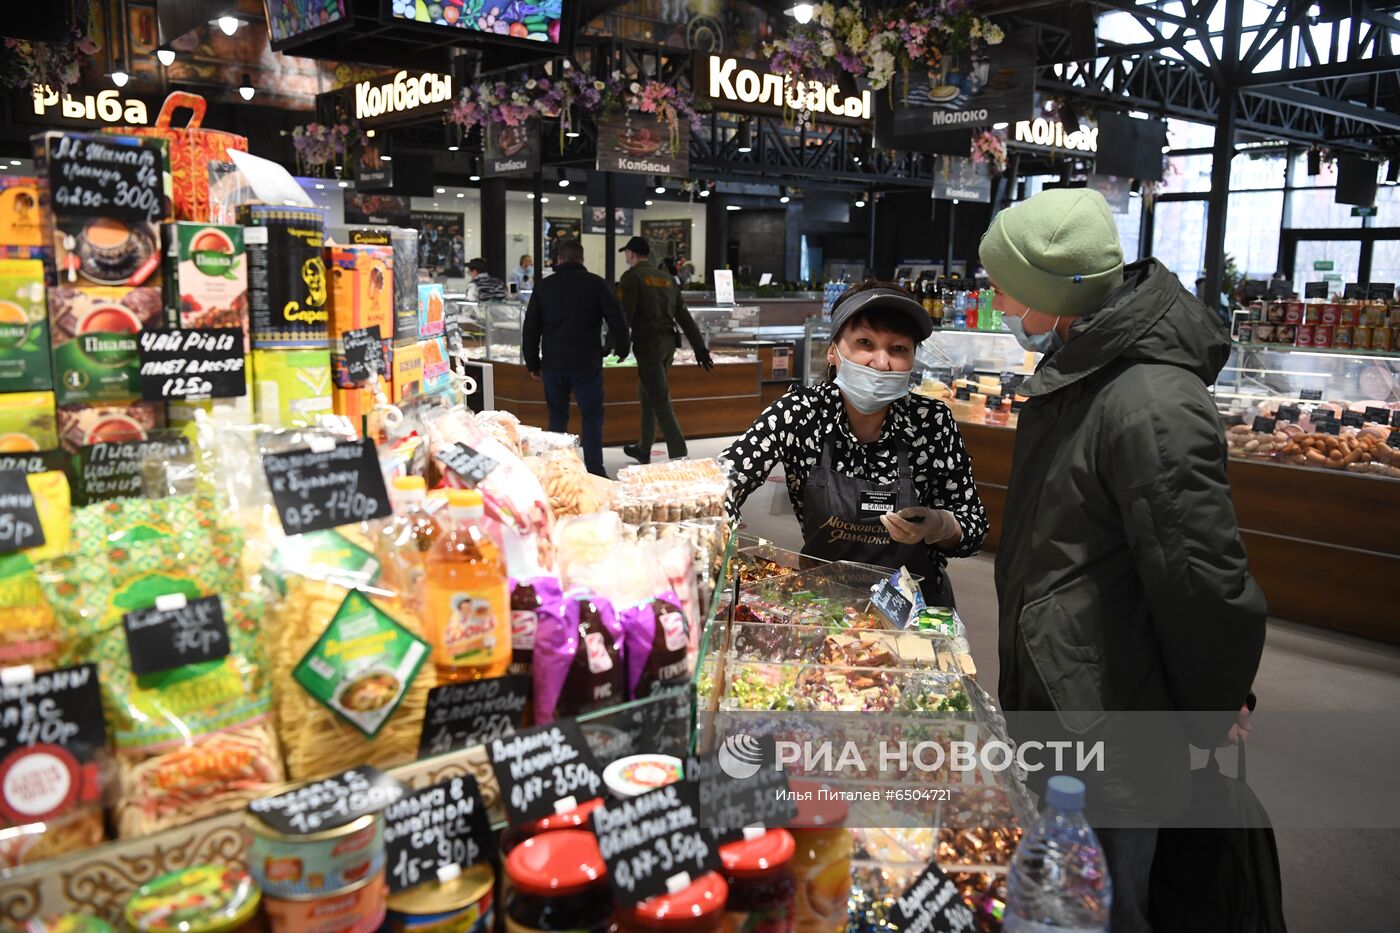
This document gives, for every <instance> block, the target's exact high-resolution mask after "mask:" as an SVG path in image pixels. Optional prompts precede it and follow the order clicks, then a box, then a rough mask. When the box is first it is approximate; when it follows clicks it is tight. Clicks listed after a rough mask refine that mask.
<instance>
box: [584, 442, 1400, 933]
mask: <svg viewBox="0 0 1400 933" xmlns="http://www.w3.org/2000/svg"><path fill="white" fill-rule="evenodd" d="M727 440H728V439H708V440H698V441H692V442H691V443H690V455H691V456H692V457H708V456H714V455H715V454H717V453H718V452H719V451H721V450H723V448H724V446H725V444H726V443H727ZM605 454H606V456H605V460H606V463H607V467H608V470H609V472H610V473H616V471H617V469H618V467H620V466H624V465H626V464H627V463H630V462H631V461H630V460H628V459H627V458H626V457H625V456H623V454H622V451H621V449H619V448H609V449H608V450H607V451H606V452H605ZM655 456H656V457H657V458H663V457H665V449H664V446H661V447H658V448H656V450H655ZM743 519H744V523H745V525H746V526H747V530H749V531H751V532H753V533H755V534H759V535H762V536H763V537H766V538H769V539H772V540H773V541H775V542H777V543H778V544H780V545H783V546H787V547H794V548H796V547H799V546H800V545H801V534H800V531H799V529H798V527H797V522H796V520H795V519H794V518H793V516H792V510H791V507H790V505H789V503H788V499H787V490H786V488H785V487H784V486H783V484H782V483H781V482H780V481H773V480H770V481H769V483H768V484H767V486H766V487H765V488H763V489H761V490H759V491H758V492H757V493H755V494H754V495H753V496H752V497H751V498H750V499H749V501H748V503H746V505H745V507H744V513H743ZM950 575H951V576H952V578H953V586H954V590H955V591H956V593H957V595H958V611H959V613H960V614H961V615H962V617H963V619H964V621H965V622H966V624H967V629H968V641H969V642H970V643H971V646H972V654H973V657H974V659H975V660H976V661H977V667H978V672H979V676H978V679H979V681H980V682H981V683H982V684H983V685H984V686H985V687H987V689H988V690H990V691H991V692H992V693H993V695H995V693H996V677H997V663H996V658H997V599H996V589H995V586H994V584H993V582H992V559H991V557H990V556H981V557H975V558H971V559H968V560H962V561H955V562H954V566H953V567H952V568H951V569H950ZM1255 693H1256V694H1257V695H1258V696H1259V698H1260V702H1261V703H1269V702H1271V701H1272V702H1274V703H1275V704H1276V705H1277V707H1278V708H1287V709H1295V710H1339V711H1346V710H1395V709H1400V649H1396V648H1394V647H1391V646H1389V645H1383V644H1380V643H1378V642H1372V641H1367V640H1365V639H1359V638H1352V637H1350V636H1346V635H1339V634H1335V633H1332V632H1327V631H1322V630H1319V629H1316V628H1312V627H1310V626H1304V625H1298V624H1294V623H1291V622H1285V621H1282V620H1277V619H1271V620H1270V622H1269V634H1268V640H1267V642H1266V644H1265V647H1264V657H1263V660H1262V662H1261V663H1260V668H1259V674H1258V677H1257V678H1256V680H1255ZM1328 792H1329V789H1328V787H1327V784H1326V776H1325V775H1318V793H1328ZM1278 844H1279V857H1280V862H1281V864H1282V871H1283V888H1284V908H1285V915H1286V918H1287V920H1288V926H1289V929H1290V931H1292V933H1314V931H1316V933H1324V931H1327V933H1330V931H1343V930H1345V931H1350V933H1371V931H1377V933H1380V931H1391V930H1396V929H1400V921H1397V919H1396V917H1397V916H1400V892H1397V889H1396V885H1395V879H1396V878H1397V877H1400V830H1362V831H1356V830H1280V831H1279V832H1278ZM1202 883H1203V884H1209V883H1210V879H1207V878H1202Z"/></svg>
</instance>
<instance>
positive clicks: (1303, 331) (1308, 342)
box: [1293, 324, 1313, 347]
mask: <svg viewBox="0 0 1400 933" xmlns="http://www.w3.org/2000/svg"><path fill="white" fill-rule="evenodd" d="M1293 345H1294V346H1295V347H1310V346H1312V345H1313V326H1312V325H1311V324H1299V325H1298V330H1297V335H1296V336H1295V337H1294V338H1293Z"/></svg>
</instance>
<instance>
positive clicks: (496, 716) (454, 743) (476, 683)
mask: <svg viewBox="0 0 1400 933" xmlns="http://www.w3.org/2000/svg"><path fill="white" fill-rule="evenodd" d="M532 691H533V682H532V680H531V678H530V676H529V675H525V674H516V675H507V676H505V677H488V678H486V679H485V680H473V681H468V682H466V683H459V684H441V685H439V686H437V687H434V688H432V689H431V690H429V691H428V709H427V712H425V713H424V714H423V733H422V736H421V737H420V738H419V740H418V757H419V758H427V757H430V756H432V755H444V754H446V753H447V752H453V751H456V750H457V749H460V748H467V747H468V746H471V745H479V744H484V743H486V742H490V741H492V740H494V739H498V738H501V737H502V736H507V735H511V734H513V733H514V732H515V730H517V729H519V728H520V726H521V723H523V722H524V721H525V707H526V706H527V705H528V704H529V702H530V696H531V693H532Z"/></svg>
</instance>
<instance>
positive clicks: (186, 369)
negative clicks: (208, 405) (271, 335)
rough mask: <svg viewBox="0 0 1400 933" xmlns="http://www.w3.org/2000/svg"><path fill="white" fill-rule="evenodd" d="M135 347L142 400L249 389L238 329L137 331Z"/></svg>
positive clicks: (234, 393)
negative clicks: (138, 359)
mask: <svg viewBox="0 0 1400 933" xmlns="http://www.w3.org/2000/svg"><path fill="white" fill-rule="evenodd" d="M137 352H138V353H139V354H140V356H141V370H140V374H141V397H142V398H144V399H146V400H147V401H152V402H161V401H165V400H167V399H172V398H173V399H179V398H237V397H240V396H244V395H247V394H248V380H247V375H246V373H245V371H244V358H243V330H242V328H238V327H195V328H190V329H188V330H148V331H142V333H141V335H140V337H139V338H138V344H137Z"/></svg>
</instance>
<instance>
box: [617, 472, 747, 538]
mask: <svg viewBox="0 0 1400 933" xmlns="http://www.w3.org/2000/svg"><path fill="white" fill-rule="evenodd" d="M617 481H618V487H617V488H616V489H614V490H613V504H614V507H615V508H616V509H617V510H618V512H619V513H620V514H621V515H622V518H623V521H626V522H628V523H629V524H641V523H643V522H678V521H684V520H687V519H694V518H710V517H722V516H723V515H724V514H725V507H724V503H725V499H726V497H727V496H728V495H729V473H728V468H727V466H725V465H724V464H722V463H720V462H719V461H718V460H713V459H708V460H667V461H665V462H663V463H650V464H645V465H638V466H629V467H624V468H622V469H621V470H619V471H618V473H617Z"/></svg>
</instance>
